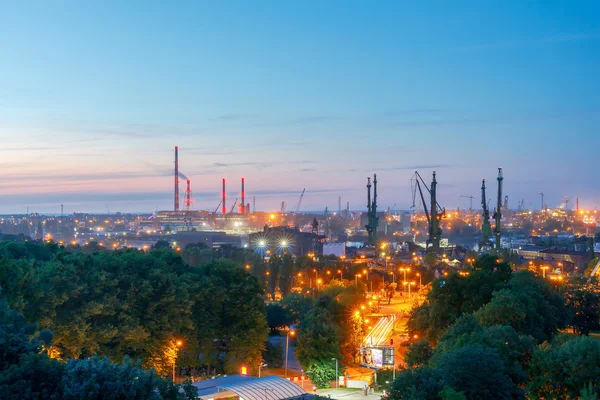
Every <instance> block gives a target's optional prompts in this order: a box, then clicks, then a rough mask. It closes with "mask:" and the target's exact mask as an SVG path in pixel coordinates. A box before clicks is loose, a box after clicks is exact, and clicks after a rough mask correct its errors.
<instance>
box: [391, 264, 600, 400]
mask: <svg viewBox="0 0 600 400" xmlns="http://www.w3.org/2000/svg"><path fill="white" fill-rule="evenodd" d="M599 307H600V296H599V290H598V286H597V284H590V283H586V282H584V281H577V279H573V280H572V281H570V282H565V283H560V284H559V283H556V284H552V283H550V281H548V280H544V279H542V278H541V277H538V276H535V275H533V274H532V273H531V272H529V271H519V272H513V271H512V270H511V269H510V267H509V265H508V264H507V263H504V262H500V261H499V260H497V259H496V258H494V257H491V256H484V257H482V258H481V259H480V260H479V261H477V262H476V263H475V265H474V267H473V268H472V269H471V270H470V274H469V275H464V274H463V275H459V274H450V275H449V276H447V277H443V278H440V279H437V280H435V281H434V282H433V284H432V290H431V292H430V293H429V295H428V297H427V300H426V301H425V302H424V303H423V304H422V305H421V306H419V307H416V308H414V309H413V310H412V313H411V316H410V319H409V322H408V328H409V331H410V335H411V337H417V338H420V339H419V340H416V341H415V342H414V343H413V344H412V345H411V346H410V347H409V350H408V353H407V355H406V360H405V361H406V364H407V365H406V368H405V369H403V370H402V371H401V372H400V373H399V375H398V377H397V379H396V381H395V382H394V384H393V386H392V390H391V391H390V392H389V393H388V395H387V399H388V400H396V399H411V400H414V399H432V400H434V399H525V398H530V399H577V398H582V399H593V398H596V397H594V396H597V395H598V393H599V392H600V341H599V340H598V339H597V338H591V337H588V336H578V335H581V334H588V333H590V332H591V331H593V330H597V329H599V328H600V312H599ZM567 332H573V333H575V334H568V333H567Z"/></svg>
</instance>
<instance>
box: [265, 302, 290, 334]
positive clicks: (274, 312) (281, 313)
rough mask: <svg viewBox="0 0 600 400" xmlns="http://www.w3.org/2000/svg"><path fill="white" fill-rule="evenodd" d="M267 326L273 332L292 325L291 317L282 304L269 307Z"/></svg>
mask: <svg viewBox="0 0 600 400" xmlns="http://www.w3.org/2000/svg"><path fill="white" fill-rule="evenodd" d="M267 325H269V329H271V331H272V332H275V331H276V330H277V329H281V328H285V327H286V326H289V325H290V315H289V313H288V311H287V310H286V309H285V308H283V307H282V306H281V305H280V304H269V305H267Z"/></svg>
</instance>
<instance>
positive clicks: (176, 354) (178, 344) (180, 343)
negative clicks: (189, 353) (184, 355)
mask: <svg viewBox="0 0 600 400" xmlns="http://www.w3.org/2000/svg"><path fill="white" fill-rule="evenodd" d="M175 345H176V346H177V347H176V348H175V359H174V360H173V383H175V364H176V363H177V356H178V355H179V348H180V347H181V346H183V342H182V341H181V340H178V341H176V342H175Z"/></svg>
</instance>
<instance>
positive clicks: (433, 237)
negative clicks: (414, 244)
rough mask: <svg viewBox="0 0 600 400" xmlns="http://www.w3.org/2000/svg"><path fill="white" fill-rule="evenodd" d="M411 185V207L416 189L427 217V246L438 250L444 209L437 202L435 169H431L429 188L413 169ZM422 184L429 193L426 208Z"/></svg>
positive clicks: (413, 205)
mask: <svg viewBox="0 0 600 400" xmlns="http://www.w3.org/2000/svg"><path fill="white" fill-rule="evenodd" d="M411 186H412V192H413V204H412V207H411V208H414V207H415V200H416V196H417V190H418V191H419V195H420V197H421V201H422V202H423V208H424V209H425V216H426V218H427V225H428V227H429V238H428V239H427V246H428V247H429V245H431V250H432V251H433V252H436V253H437V252H439V250H440V239H441V237H442V229H441V228H440V221H441V220H442V218H444V215H445V214H446V209H445V208H442V207H441V206H440V205H439V203H438V202H437V198H436V195H437V181H436V179H435V171H433V180H432V181H431V189H430V188H429V187H427V184H426V183H425V181H424V180H423V178H421V175H420V174H419V172H418V171H415V174H414V175H413V177H412V178H411ZM421 186H423V187H424V188H425V190H427V192H428V193H429V196H430V199H431V202H430V204H431V205H430V208H429V210H428V209H427V203H426V202H425V196H424V195H423V189H422V188H421Z"/></svg>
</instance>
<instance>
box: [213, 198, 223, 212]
mask: <svg viewBox="0 0 600 400" xmlns="http://www.w3.org/2000/svg"><path fill="white" fill-rule="evenodd" d="M221 203H223V200H221V201H220V202H219V204H218V205H217V208H215V211H213V214H216V213H217V211H219V207H221Z"/></svg>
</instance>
